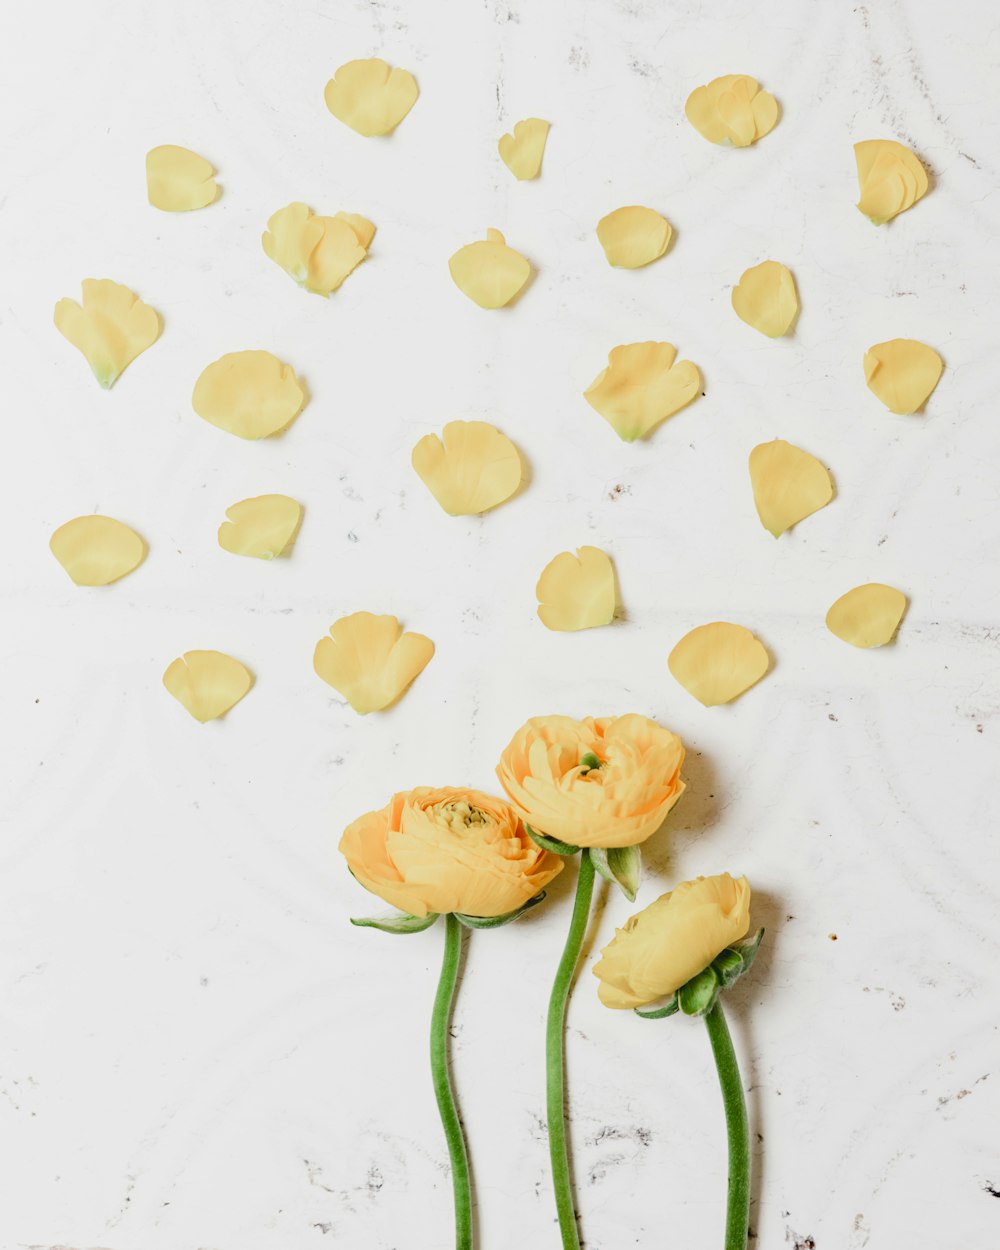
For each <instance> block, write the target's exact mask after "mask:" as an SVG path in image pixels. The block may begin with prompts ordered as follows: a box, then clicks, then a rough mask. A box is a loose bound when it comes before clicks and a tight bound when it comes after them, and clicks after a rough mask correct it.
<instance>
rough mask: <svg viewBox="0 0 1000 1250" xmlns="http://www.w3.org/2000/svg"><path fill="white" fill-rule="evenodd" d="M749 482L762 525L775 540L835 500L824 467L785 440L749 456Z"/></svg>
mask: <svg viewBox="0 0 1000 1250" xmlns="http://www.w3.org/2000/svg"><path fill="white" fill-rule="evenodd" d="M750 482H751V484H752V486H753V501H754V503H755V504H756V505H757V515H758V516H759V517H760V523H761V525H763V527H764V528H765V529H766V530H770V532H771V533H772V534H773V535H774V536H775V538H777V537H778V536H779V534H783V533H784V532H785V530H789V529H791V528H792V526H793V525H797V524H798V523H799V521H802V520H804V519H805V518H806V517H807V516H811V515H812V514H813V513H814V512H818V511H819V510H820V508H825V507H826V505H827V504H828V503H829V502H830V500H831V499H832V498H833V483H832V482H831V480H830V474H829V473H828V472H827V470H826V469H825V468H824V467H823V465H822V464H820V462H819V461H818V460H817V459H816V457H815V456H810V454H809V453H808V452H807V451H803V450H802V448H801V447H795V446H793V444H791V443H786V442H785V440H784V439H782V438H776V439H775V440H774V441H773V442H771V443H761V444H760V445H759V446H758V447H755V448H754V449H753V451H752V452H751V453H750Z"/></svg>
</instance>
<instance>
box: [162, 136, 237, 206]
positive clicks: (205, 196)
mask: <svg viewBox="0 0 1000 1250" xmlns="http://www.w3.org/2000/svg"><path fill="white" fill-rule="evenodd" d="M146 193H147V195H148V197H149V202H150V204H152V205H153V207H154V208H161V209H163V211H164V212H166V213H186V212H189V211H190V210H191V209H195V208H205V207H206V206H207V205H209V204H214V203H215V201H216V200H217V199H218V198H219V196H220V195H221V193H222V192H221V188H220V187H219V186H218V184H217V183H216V181H215V167H214V166H213V165H212V164H211V162H210V161H206V160H205V158H204V157H203V156H199V155H198V153H197V152H192V151H190V150H189V149H188V148H180V147H177V146H176V145H174V144H172V143H164V144H162V145H161V146H160V147H158V148H150V150H149V151H148V152H147V153H146Z"/></svg>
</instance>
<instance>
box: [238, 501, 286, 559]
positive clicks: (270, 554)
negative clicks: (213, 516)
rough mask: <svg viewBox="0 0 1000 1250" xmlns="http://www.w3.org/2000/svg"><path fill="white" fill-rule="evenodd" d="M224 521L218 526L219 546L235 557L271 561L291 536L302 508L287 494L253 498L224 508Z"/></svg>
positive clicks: (280, 551)
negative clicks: (251, 557)
mask: <svg viewBox="0 0 1000 1250" xmlns="http://www.w3.org/2000/svg"><path fill="white" fill-rule="evenodd" d="M226 516H227V517H228V518H229V520H228V521H223V523H222V524H221V525H220V526H219V546H220V547H221V548H222V549H223V550H224V551H231V552H232V553H233V555H236V556H256V557H257V558H258V559H260V560H273V559H274V557H275V556H280V555H281V553H282V552H283V551H285V549H286V548H287V547H288V545H289V544H290V543H291V542H292V540H293V539H294V537H295V534H296V531H297V530H298V528H299V524H300V523H301V521H302V505H301V504H300V503H299V502H298V501H297V500H295V499H291V498H290V497H289V496H288V495H257V496H256V497H254V498H253V499H241V500H240V502H239V503H234V504H233V505H232V507H230V508H227V509H226Z"/></svg>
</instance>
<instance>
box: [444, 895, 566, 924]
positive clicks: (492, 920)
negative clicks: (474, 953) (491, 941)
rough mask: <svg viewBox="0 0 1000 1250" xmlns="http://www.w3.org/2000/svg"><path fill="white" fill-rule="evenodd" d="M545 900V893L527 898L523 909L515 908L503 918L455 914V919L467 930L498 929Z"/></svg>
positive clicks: (462, 913)
mask: <svg viewBox="0 0 1000 1250" xmlns="http://www.w3.org/2000/svg"><path fill="white" fill-rule="evenodd" d="M544 898H545V891H544V890H542V892H541V894H536V895H535V897H534V898H529V899H528V901H527V902H526V903H525V904H524V906H523V907H516V908H515V909H514V910H513V911H509V912H507V913H506V914H505V915H503V916H467V915H465V913H464V912H460V911H457V912H455V919H456V920H457V921H458V923H459V924H464V925H465V927H466V928H467V929H499V928H500V926H501V925H503V924H510V922H511V921H512V920H516V919H517V918H518V916H523V915H524V913H525V912H526V911H530V910H531V909H532V907H537V906H538V904H539V903H540V902H541V901H542V900H543V899H544Z"/></svg>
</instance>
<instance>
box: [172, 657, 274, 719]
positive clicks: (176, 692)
mask: <svg viewBox="0 0 1000 1250" xmlns="http://www.w3.org/2000/svg"><path fill="white" fill-rule="evenodd" d="M163 684H164V686H166V688H167V690H168V691H169V692H170V693H171V694H172V695H173V696H174V698H175V699H176V700H177V702H178V703H182V704H183V705H184V706H185V707H186V708H187V710H188V711H189V712H190V713H191V715H192V716H193V717H194V718H195V720H197V721H201V722H202V724H204V723H205V722H206V721H210V720H216V719H217V718H218V717H220V716H225V714H226V713H227V712H228V711H229V709H230V708H231V707H234V706H235V705H236V704H237V703H239V701H240V699H242V698H243V696H244V695H245V694H246V692H247V691H248V690H249V689H250V687H251V686H252V685H253V678H252V677H251V675H250V672H249V670H248V669H246V668H244V667H243V665H242V664H241V663H240V662H239V660H234V659H233V657H232V656H231V655H226V653H225V652H224V651H185V652H184V655H183V657H181V658H180V659H177V660H174V661H173V663H172V664H171V665H170V666H169V668H168V669H167V671H166V672H165V673H164V674H163Z"/></svg>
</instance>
